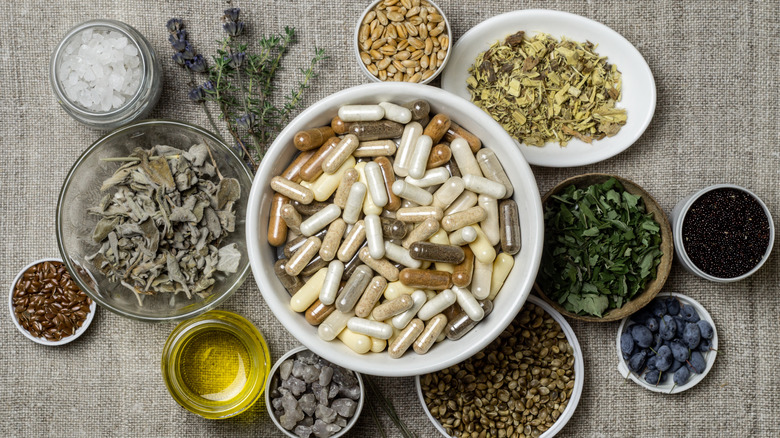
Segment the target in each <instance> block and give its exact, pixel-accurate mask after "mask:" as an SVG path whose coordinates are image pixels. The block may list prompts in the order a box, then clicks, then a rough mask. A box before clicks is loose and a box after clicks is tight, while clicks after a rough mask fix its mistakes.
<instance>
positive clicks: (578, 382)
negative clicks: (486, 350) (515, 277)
mask: <svg viewBox="0 0 780 438" xmlns="http://www.w3.org/2000/svg"><path fill="white" fill-rule="evenodd" d="M528 302H529V303H533V304H536V305H537V306H539V307H541V308H542V309H544V311H545V312H547V313H548V314H550V316H552V317H553V319H554V320H555V322H557V323H558V324H559V325H560V326H561V330H562V331H563V332H564V333H565V334H566V340H567V341H568V342H569V345H571V347H572V349H573V350H574V388H573V389H572V391H571V397H569V403H568V404H567V405H566V409H564V410H563V414H561V416H560V417H558V420H556V421H555V423H553V425H552V426H551V427H550V428H549V429H547V430H546V431H545V432H544V433H543V434H541V435H539V438H552V437H554V436H555V435H557V434H558V432H560V431H561V429H563V427H564V426H566V423H568V422H569V420H570V419H571V417H572V416H573V415H574V411H575V410H576V409H577V404H579V402H580V396H581V395H582V388H583V387H584V385H585V364H584V363H583V359H582V347H580V343H579V341H577V335H575V334H574V330H573V329H572V328H571V326H570V325H569V323H568V322H566V318H564V317H563V315H561V314H560V312H558V311H557V310H555V309H553V308H552V306H550V305H549V304H547V303H546V302H545V301H544V300H543V299H541V298H539V297H537V296H536V295H530V296H529V297H528ZM414 385H415V388H417V398H418V399H419V400H420V404H421V405H422V407H423V411H425V415H427V416H428V419H429V420H431V423H432V424H433V426H434V427H435V428H436V430H438V431H439V432H440V433H441V434H442V435H444V436H445V437H449V436H450V435H448V434H447V431H446V430H444V427H442V425H441V423H439V420H437V419H435V418H433V415H431V411H430V410H429V409H428V406H426V404H425V397H424V396H423V392H422V387H421V385H420V376H417V377H415V378H414Z"/></svg>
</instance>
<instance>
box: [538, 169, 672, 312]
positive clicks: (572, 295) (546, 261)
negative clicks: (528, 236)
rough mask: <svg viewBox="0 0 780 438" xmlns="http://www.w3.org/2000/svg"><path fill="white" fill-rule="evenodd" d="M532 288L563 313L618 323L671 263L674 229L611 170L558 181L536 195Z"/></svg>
mask: <svg viewBox="0 0 780 438" xmlns="http://www.w3.org/2000/svg"><path fill="white" fill-rule="evenodd" d="M542 204H543V205H544V227H545V229H544V233H545V236H544V249H543V252H542V262H541V266H540V268H539V273H538V274H537V276H536V283H535V284H534V289H535V290H536V292H537V293H538V294H539V295H540V296H541V297H542V298H543V299H544V300H545V301H547V302H548V303H550V305H552V306H553V307H554V308H555V309H556V310H558V311H559V312H561V313H562V314H563V315H565V316H568V317H570V318H574V319H580V320H584V321H597V322H607V321H617V320H620V319H622V318H624V317H626V316H628V315H631V314H632V313H634V312H636V311H637V310H639V309H641V308H642V307H644V306H645V305H646V304H647V303H649V302H650V301H651V300H652V299H653V298H654V297H655V296H656V295H657V294H658V292H659V291H660V290H661V288H662V287H663V285H664V283H665V282H666V279H667V278H668V277H669V271H670V270H671V267H672V256H673V253H674V251H673V244H672V229H671V226H670V225H669V220H668V219H667V217H666V213H664V211H663V210H662V209H661V207H660V206H659V205H658V203H657V202H656V201H655V199H653V197H652V196H650V194H649V193H647V192H646V191H645V190H644V189H642V188H641V187H639V186H638V185H636V184H635V183H634V182H632V181H630V180H627V179H625V178H621V177H619V176H615V175H608V174H601V173H589V174H584V175H579V176H575V177H572V178H569V179H566V180H564V181H563V182H561V183H559V184H558V185H556V186H555V187H554V188H553V189H552V190H550V191H549V192H547V194H545V195H544V197H543V198H542Z"/></svg>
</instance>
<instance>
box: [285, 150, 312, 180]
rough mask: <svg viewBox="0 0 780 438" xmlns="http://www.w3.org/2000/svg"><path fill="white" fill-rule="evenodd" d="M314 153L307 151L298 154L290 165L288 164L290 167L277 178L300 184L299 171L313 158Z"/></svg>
mask: <svg viewBox="0 0 780 438" xmlns="http://www.w3.org/2000/svg"><path fill="white" fill-rule="evenodd" d="M315 152H316V151H308V152H301V153H299V154H298V155H297V156H296V157H295V159H294V160H293V161H292V163H290V165H289V166H287V168H286V169H284V172H282V174H281V175H279V176H281V177H282V178H286V179H289V180H290V181H292V182H296V183H299V182H301V179H302V178H301V169H303V165H304V164H306V162H307V161H309V159H310V158H311V157H313V156H314V154H315Z"/></svg>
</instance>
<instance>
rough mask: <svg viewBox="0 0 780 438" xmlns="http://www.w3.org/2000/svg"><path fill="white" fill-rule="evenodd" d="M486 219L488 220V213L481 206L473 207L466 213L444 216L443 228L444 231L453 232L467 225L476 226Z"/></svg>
mask: <svg viewBox="0 0 780 438" xmlns="http://www.w3.org/2000/svg"><path fill="white" fill-rule="evenodd" d="M485 218H487V212H486V211H485V209H484V208H482V207H479V206H476V207H471V208H469V209H466V210H464V211H460V212H457V213H452V214H450V215H447V216H444V217H443V218H442V219H441V227H442V228H443V229H444V231H447V232H451V231H455V230H457V229H458V228H463V227H465V226H467V225H475V224H477V223H478V222H481V221H483V220H485Z"/></svg>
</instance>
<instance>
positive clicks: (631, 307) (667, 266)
mask: <svg viewBox="0 0 780 438" xmlns="http://www.w3.org/2000/svg"><path fill="white" fill-rule="evenodd" d="M609 178H615V179H616V180H618V181H619V182H620V184H622V185H623V188H624V189H625V190H626V191H627V192H628V193H631V194H632V195H636V196H641V197H642V201H643V202H644V204H645V208H646V209H647V212H648V213H652V215H653V219H655V221H656V222H658V224H659V225H660V226H661V246H660V248H661V251H662V252H663V255H662V256H661V263H660V264H659V265H658V271H657V273H656V277H655V279H653V280H651V281H650V282H648V283H647V286H646V287H645V290H644V291H643V292H641V293H639V294H638V295H636V296H634V298H633V299H632V300H631V301H629V302H627V303H624V304H623V306H622V307H620V308H618V309H612V310H609V311H607V312H606V313H604V316H602V317H601V318H599V317H596V316H584V315H577V314H576V313H572V312H569V311H567V310H566V309H564V308H563V307H561V306H560V305H559V304H558V303H557V302H556V301H555V300H553V299H551V298H549V297H548V296H547V295H546V294H545V293H544V291H543V290H542V288H541V287H539V283H538V282H535V283H534V290H535V291H536V293H537V294H539V296H540V297H542V299H543V300H545V301H546V302H547V303H549V304H550V305H551V306H553V307H554V308H555V310H557V311H559V312H561V313H562V314H563V315H564V316H567V317H569V318H573V319H579V320H582V321H592V322H610V321H617V320H620V319H623V318H625V317H626V316H628V315H631V314H632V313H634V312H636V311H637V310H639V309H641V308H642V307H644V306H645V305H647V303H649V302H650V301H651V300H652V299H653V298H655V296H656V295H658V292H660V291H661V288H662V287H663V285H664V283H666V279H667V278H669V271H670V270H671V268H672V258H673V255H674V246H673V243H672V242H673V240H672V228H671V226H670V224H669V219H668V218H667V217H666V213H664V211H663V209H662V208H661V206H659V205H658V203H657V202H656V201H655V199H653V197H652V196H650V194H649V193H647V192H646V191H645V190H644V189H643V188H642V187H639V186H638V185H636V184H635V183H634V182H633V181H631V180H627V179H625V178H622V177H619V176H617V175H609V174H605V173H587V174H584V175H578V176H573V177H571V178H568V179H566V180H564V181H562V182H560V183H558V185H556V186H555V187H553V188H552V189H551V190H550V191H549V192H547V193H546V194H545V195H544V197H542V205H546V203H547V200H548V199H549V198H550V196H552V195H556V194H558V193H560V192H561V191H563V189H565V188H566V187H569V186H571V185H574V186H575V187H577V188H584V187H588V186H591V185H593V184H599V183H603V182H604V181H607V180H608V179H609Z"/></svg>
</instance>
